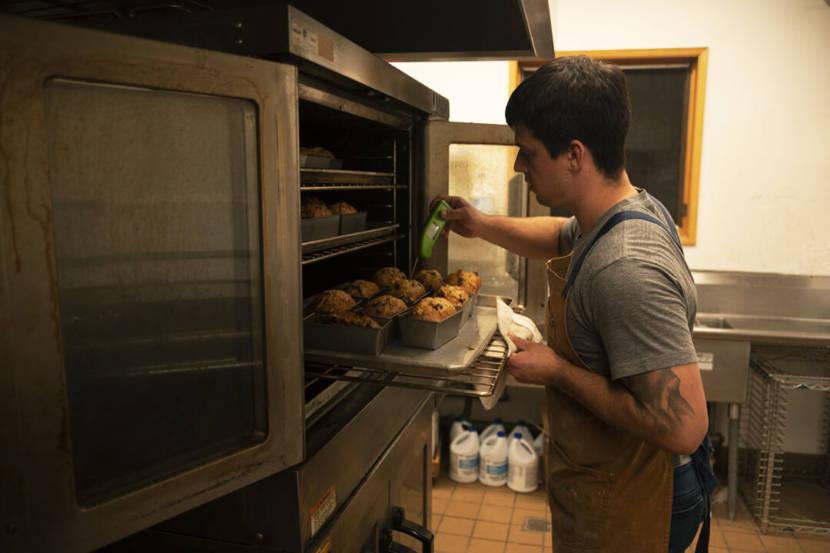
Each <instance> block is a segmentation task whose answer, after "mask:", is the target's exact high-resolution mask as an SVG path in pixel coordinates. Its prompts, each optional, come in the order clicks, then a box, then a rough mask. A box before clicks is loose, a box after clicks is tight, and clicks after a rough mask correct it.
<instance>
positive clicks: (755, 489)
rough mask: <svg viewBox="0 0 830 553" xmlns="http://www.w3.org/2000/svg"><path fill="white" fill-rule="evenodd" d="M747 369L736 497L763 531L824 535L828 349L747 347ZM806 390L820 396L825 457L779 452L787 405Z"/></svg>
mask: <svg viewBox="0 0 830 553" xmlns="http://www.w3.org/2000/svg"><path fill="white" fill-rule="evenodd" d="M750 365H751V370H750V375H749V389H748V392H747V403H746V404H745V406H744V414H743V416H742V417H741V438H740V448H741V453H740V454H741V460H740V463H739V465H740V473H741V476H740V490H741V494H742V495H743V496H744V498H745V499H746V501H747V505H748V507H749V509H750V512H751V513H752V515H753V517H754V518H755V520H756V522H757V523H758V524H759V526H760V528H761V532H763V533H767V532H768V531H769V530H771V529H772V530H783V531H793V532H807V533H814V534H823V535H830V445H828V441H829V440H830V348H822V347H788V346H765V347H759V348H757V349H755V348H753V351H752V356H751V363H750ZM808 392H820V393H821V395H822V402H823V417H822V421H821V428H822V430H823V431H822V435H821V442H822V443H821V448H820V449H821V451H824V452H825V453H824V454H819V455H806V454H790V453H787V452H785V451H784V437H785V431H786V427H787V416H788V411H789V409H788V407H789V405H790V404H791V403H793V402H795V401H798V400H799V399H801V400H803V399H806V397H805V396H804V395H803V394H805V393H808ZM798 394H802V395H801V396H800V397H799V395H798ZM785 460H786V466H785Z"/></svg>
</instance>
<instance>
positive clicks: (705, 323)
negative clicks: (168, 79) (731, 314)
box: [695, 315, 733, 328]
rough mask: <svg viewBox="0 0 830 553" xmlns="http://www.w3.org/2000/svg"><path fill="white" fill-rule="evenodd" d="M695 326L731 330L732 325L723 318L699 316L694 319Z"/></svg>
mask: <svg viewBox="0 0 830 553" xmlns="http://www.w3.org/2000/svg"><path fill="white" fill-rule="evenodd" d="M695 326H699V327H704V328H733V327H732V324H731V323H730V322H729V321H727V320H726V318H725V317H719V316H717V315H701V316H699V317H698V318H697V319H695Z"/></svg>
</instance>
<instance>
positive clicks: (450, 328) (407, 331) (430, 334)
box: [400, 311, 464, 349]
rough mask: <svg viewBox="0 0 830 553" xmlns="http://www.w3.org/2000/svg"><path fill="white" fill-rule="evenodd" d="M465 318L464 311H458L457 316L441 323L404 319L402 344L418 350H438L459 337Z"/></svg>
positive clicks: (401, 321) (452, 316)
mask: <svg viewBox="0 0 830 553" xmlns="http://www.w3.org/2000/svg"><path fill="white" fill-rule="evenodd" d="M463 318H464V312H463V311H456V312H455V314H453V315H450V316H449V317H447V318H446V319H444V320H443V321H440V322H433V321H422V320H420V319H413V318H412V317H408V316H407V317H402V318H401V319H400V325H401V344H403V345H405V346H412V347H416V348H425V349H438V348H439V347H441V346H443V345H444V344H446V343H447V342H449V341H450V340H452V339H453V338H455V337H456V336H458V332H459V331H460V330H461V321H462V320H463Z"/></svg>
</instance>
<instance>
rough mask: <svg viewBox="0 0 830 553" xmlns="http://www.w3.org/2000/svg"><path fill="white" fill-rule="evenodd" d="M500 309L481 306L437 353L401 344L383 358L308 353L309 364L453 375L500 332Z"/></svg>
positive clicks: (318, 352)
mask: <svg viewBox="0 0 830 553" xmlns="http://www.w3.org/2000/svg"><path fill="white" fill-rule="evenodd" d="M496 326H497V323H496V309H495V307H485V306H483V305H481V302H479V305H478V306H477V308H476V312H475V314H474V315H473V318H472V319H471V320H470V322H468V323H467V324H466V325H464V327H463V328H462V329H461V331H460V332H459V333H458V337H457V338H455V339H453V340H451V341H449V342H448V343H446V344H444V345H443V346H441V347H440V348H438V349H435V350H425V349H420V348H412V347H406V346H404V345H402V344H400V343H399V342H393V343H391V344H389V345H388V346H386V349H384V350H383V353H381V354H379V355H376V356H374V355H361V354H355V353H348V352H341V351H327V350H321V349H306V350H305V358H306V360H308V361H317V362H322V363H342V364H349V365H358V366H364V367H372V368H380V369H395V368H405V369H407V371H408V372H413V371H419V372H423V373H425V374H436V375H451V374H453V373H456V372H459V371H462V370H464V369H465V368H467V367H469V366H470V365H471V364H472V363H473V362H474V361H475V360H476V359H477V358H478V356H479V355H480V354H481V353H482V351H484V348H485V347H486V346H487V344H488V343H489V341H490V338H491V337H492V336H493V334H494V333H495V331H496Z"/></svg>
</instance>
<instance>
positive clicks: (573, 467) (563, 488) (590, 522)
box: [548, 439, 614, 551]
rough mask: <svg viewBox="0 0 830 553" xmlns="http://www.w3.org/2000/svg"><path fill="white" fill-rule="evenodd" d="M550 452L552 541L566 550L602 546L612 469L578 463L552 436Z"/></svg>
mask: <svg viewBox="0 0 830 553" xmlns="http://www.w3.org/2000/svg"><path fill="white" fill-rule="evenodd" d="M550 452H551V455H550V474H549V475H548V491H549V493H550V508H551V517H552V519H553V536H554V541H555V542H556V543H560V544H561V545H562V546H566V547H567V548H568V550H569V551H572V550H576V551H579V550H586V551H593V550H601V549H603V548H604V546H605V540H606V536H605V528H606V525H607V522H608V516H609V512H608V510H609V508H608V507H609V499H610V496H611V486H612V484H613V481H614V475H613V473H610V472H606V471H601V470H596V469H593V468H589V467H584V466H580V465H577V464H576V463H574V462H573V461H571V460H570V459H569V458H568V456H567V455H566V454H565V452H564V451H563V450H562V447H561V446H560V445H559V444H558V443H557V442H556V440H554V439H551V440H550Z"/></svg>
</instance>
